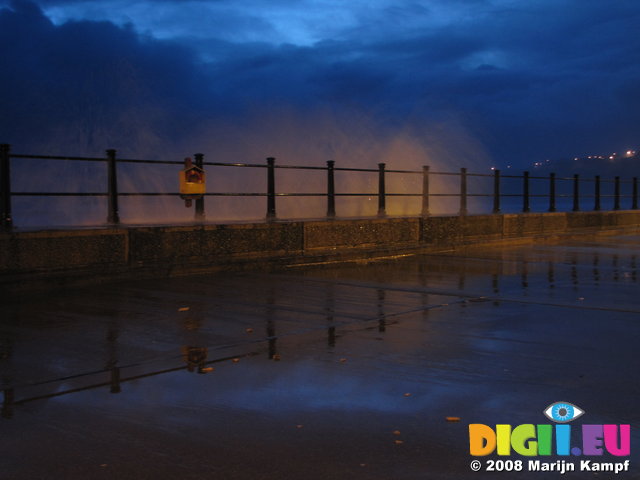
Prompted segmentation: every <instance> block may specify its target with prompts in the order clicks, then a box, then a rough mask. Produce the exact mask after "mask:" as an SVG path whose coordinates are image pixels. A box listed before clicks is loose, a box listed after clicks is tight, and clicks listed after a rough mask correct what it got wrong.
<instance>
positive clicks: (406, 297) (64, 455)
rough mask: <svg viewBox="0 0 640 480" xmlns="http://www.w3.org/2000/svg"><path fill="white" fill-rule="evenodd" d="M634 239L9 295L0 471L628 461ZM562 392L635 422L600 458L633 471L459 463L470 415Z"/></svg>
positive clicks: (38, 475) (596, 417) (337, 470)
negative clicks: (605, 465)
mask: <svg viewBox="0 0 640 480" xmlns="http://www.w3.org/2000/svg"><path fill="white" fill-rule="evenodd" d="M638 256H640V237H637V236H620V237H604V238H600V239H598V240H593V241H591V240H584V241H579V242H577V241H576V242H572V243H565V244H558V245H551V244H539V245H533V246H531V245H528V246H511V247H503V246H502V247H498V246H494V247H478V248H468V249H467V250H464V251H459V252H455V253H454V252H452V253H448V254H447V253H445V254H439V255H419V256H406V257H399V258H394V259H387V260H382V261H376V262H360V263H356V264H353V263H352V264H335V265H323V266H317V267H300V268H289V269H285V270H281V271H278V272H274V273H268V274H267V273H257V274H252V273H220V274H216V275H208V276H197V277H189V278H174V279H157V280H151V281H138V282H129V283H119V284H104V285H94V286H89V287H85V288H77V289H74V290H57V291H52V292H48V293H46V292H37V293H32V294H29V295H27V294H21V295H14V296H12V297H7V296H4V297H3V298H2V317H3V319H2V322H1V323H0V378H1V381H2V389H3V391H4V396H3V404H2V417H3V418H0V478H2V479H16V480H19V479H29V480H32V479H208V478H211V479H213V478H215V479H225V480H226V479H230V480H233V479H251V480H256V479H266V480H272V479H273V480H279V479H283V480H285V479H391V480H402V479H440V478H442V479H459V478H561V477H562V478H591V477H594V478H614V477H615V478H640V473H639V471H640V469H639V467H640V460H638V454H637V452H638V448H637V445H638V444H639V440H640V435H639V434H638V427H640V408H638V400H639V399H640V382H639V381H638V372H639V371H640V355H639V354H638V341H639V339H640V300H639V295H640V289H639V286H640V285H639V281H638V277H639V272H638ZM560 400H562V401H569V402H572V403H574V404H575V405H577V406H579V407H580V408H581V409H583V410H584V411H585V412H586V413H585V414H584V416H583V417H582V419H581V420H578V421H576V423H579V422H584V423H591V424H630V425H631V445H632V450H631V457H625V458H618V457H611V456H605V457H602V459H603V461H604V460H605V459H606V461H608V462H612V461H622V460H624V459H630V460H631V469H630V471H629V472H622V473H620V474H619V475H613V474H612V473H602V472H601V473H599V474H595V473H593V472H567V473H566V474H564V475H560V474H559V473H558V472H554V473H544V472H526V471H523V472H509V473H506V472H493V473H490V472H486V471H484V468H485V467H486V461H487V459H494V460H495V459H499V458H502V459H511V460H525V462H526V460H527V459H526V458H525V457H521V456H519V455H517V454H513V455H512V456H510V457H497V456H490V457H482V458H481V460H482V462H483V471H481V472H477V473H476V472H472V471H471V470H470V462H471V461H472V460H474V457H471V456H470V454H469V433H468V425H469V424H470V423H484V424H487V425H490V426H491V425H493V426H495V424H498V423H500V424H511V425H514V426H515V425H519V424H545V423H547V424H548V423H551V422H550V420H548V419H546V417H544V415H543V414H542V411H543V410H544V409H545V407H547V406H548V405H549V404H551V403H554V402H556V401H560ZM452 417H453V418H452ZM575 428H578V427H575ZM537 458H540V457H537ZM559 458H560V457H556V456H551V457H547V458H546V459H545V458H543V460H545V461H553V462H555V461H556V460H557V459H559ZM564 458H566V460H567V461H573V462H579V460H580V459H579V458H577V457H575V458H574V457H568V458H567V457H564Z"/></svg>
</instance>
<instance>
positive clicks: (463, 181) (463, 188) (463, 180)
mask: <svg viewBox="0 0 640 480" xmlns="http://www.w3.org/2000/svg"><path fill="white" fill-rule="evenodd" d="M467 213H468V210H467V169H466V168H464V167H462V168H461V169H460V215H461V216H464V215H466V214H467Z"/></svg>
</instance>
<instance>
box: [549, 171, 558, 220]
mask: <svg viewBox="0 0 640 480" xmlns="http://www.w3.org/2000/svg"><path fill="white" fill-rule="evenodd" d="M549 211H550V212H555V211H556V174H555V173H553V172H551V173H550V174H549Z"/></svg>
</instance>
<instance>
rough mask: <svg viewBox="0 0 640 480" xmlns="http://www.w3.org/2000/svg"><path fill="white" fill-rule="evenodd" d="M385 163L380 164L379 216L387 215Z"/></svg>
mask: <svg viewBox="0 0 640 480" xmlns="http://www.w3.org/2000/svg"><path fill="white" fill-rule="evenodd" d="M384 167H385V164H384V163H379V164H378V216H379V217H384V216H385V215H386V214H387V200H386V188H385V182H384Z"/></svg>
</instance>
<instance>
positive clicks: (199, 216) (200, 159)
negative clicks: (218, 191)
mask: <svg viewBox="0 0 640 480" xmlns="http://www.w3.org/2000/svg"><path fill="white" fill-rule="evenodd" d="M193 158H195V159H196V167H198V168H200V169H201V170H202V171H204V155H203V154H202V153H196V154H194V155H193ZM204 219H205V214H204V195H203V196H202V197H200V198H197V199H196V212H195V220H196V222H203V221H204Z"/></svg>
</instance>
